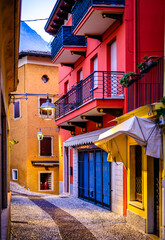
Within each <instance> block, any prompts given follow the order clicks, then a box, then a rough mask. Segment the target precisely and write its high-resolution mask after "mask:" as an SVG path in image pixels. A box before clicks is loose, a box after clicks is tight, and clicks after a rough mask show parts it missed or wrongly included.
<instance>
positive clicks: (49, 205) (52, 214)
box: [10, 183, 150, 240]
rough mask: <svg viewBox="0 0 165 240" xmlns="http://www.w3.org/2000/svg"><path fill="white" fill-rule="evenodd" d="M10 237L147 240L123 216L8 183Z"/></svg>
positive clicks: (70, 199)
mask: <svg viewBox="0 0 165 240" xmlns="http://www.w3.org/2000/svg"><path fill="white" fill-rule="evenodd" d="M11 191H12V199H11V234H10V240H13V239H17V240H19V239H22V240H25V239H28V240H30V239H39V240H44V239H47V240H49V239H58V240H59V239H68V240H73V239H76V240H79V239H81V240H82V239H91V240H92V239H108V240H110V239H113V240H120V239H127V240H129V239H131V240H133V239H138V240H140V239H148V240H149V239H150V238H149V237H148V236H147V235H145V234H142V233H141V232H139V231H137V230H135V229H134V228H133V227H131V226H129V225H128V224H127V223H126V221H125V218H124V217H122V216H119V215H117V214H114V213H112V212H109V211H108V210H105V209H103V208H100V207H98V206H95V205H93V204H91V203H89V202H85V201H82V200H80V199H78V198H73V197H68V196H64V195H62V196H55V195H50V194H39V193H33V192H30V191H27V190H26V189H24V188H22V187H20V186H19V185H17V184H16V183H11Z"/></svg>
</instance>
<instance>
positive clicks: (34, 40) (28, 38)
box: [19, 21, 50, 52]
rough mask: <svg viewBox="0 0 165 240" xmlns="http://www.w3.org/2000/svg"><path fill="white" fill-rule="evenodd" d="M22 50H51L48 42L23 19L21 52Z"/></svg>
mask: <svg viewBox="0 0 165 240" xmlns="http://www.w3.org/2000/svg"><path fill="white" fill-rule="evenodd" d="M21 51H43V52H47V51H50V48H49V47H48V43H47V42H46V41H45V40H43V39H42V37H41V36H40V35H39V34H38V33H37V32H36V31H34V30H33V29H31V28H30V27H29V26H28V25H27V24H26V23H25V22H22V21H21V28H20V44H19V52H21Z"/></svg>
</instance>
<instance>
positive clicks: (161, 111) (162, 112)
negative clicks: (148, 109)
mask: <svg viewBox="0 0 165 240" xmlns="http://www.w3.org/2000/svg"><path fill="white" fill-rule="evenodd" d="M156 112H157V118H156V119H155V123H156V124H159V123H160V120H159V118H160V116H163V117H165V108H162V107H161V108H160V109H157V110H156Z"/></svg>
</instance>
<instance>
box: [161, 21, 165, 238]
mask: <svg viewBox="0 0 165 240" xmlns="http://www.w3.org/2000/svg"><path fill="white" fill-rule="evenodd" d="M164 56H165V25H164ZM164 60H165V58H164ZM163 77H164V87H163V96H165V61H164V76H163ZM163 130H164V131H162V132H163V133H162V134H163V176H162V178H163V179H162V229H161V239H165V129H163Z"/></svg>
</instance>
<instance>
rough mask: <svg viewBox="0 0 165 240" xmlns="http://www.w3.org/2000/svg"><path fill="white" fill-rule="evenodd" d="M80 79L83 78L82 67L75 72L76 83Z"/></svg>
mask: <svg viewBox="0 0 165 240" xmlns="http://www.w3.org/2000/svg"><path fill="white" fill-rule="evenodd" d="M82 80H83V71H82V69H80V70H79V71H78V72H77V83H79V82H81V81H82Z"/></svg>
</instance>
